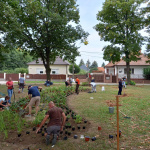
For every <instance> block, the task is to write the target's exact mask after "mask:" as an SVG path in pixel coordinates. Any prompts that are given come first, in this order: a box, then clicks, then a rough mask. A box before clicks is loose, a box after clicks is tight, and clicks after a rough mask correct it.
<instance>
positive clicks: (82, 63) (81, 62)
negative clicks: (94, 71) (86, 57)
mask: <svg viewBox="0 0 150 150" xmlns="http://www.w3.org/2000/svg"><path fill="white" fill-rule="evenodd" d="M82 65H85V63H84V61H83V59H81V60H80V63H79V67H80V66H82Z"/></svg>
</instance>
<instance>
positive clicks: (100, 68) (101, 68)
mask: <svg viewBox="0 0 150 150" xmlns="http://www.w3.org/2000/svg"><path fill="white" fill-rule="evenodd" d="M97 69H98V71H101V72H104V71H105V69H104V68H103V67H97Z"/></svg>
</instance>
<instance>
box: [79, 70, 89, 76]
mask: <svg viewBox="0 0 150 150" xmlns="http://www.w3.org/2000/svg"><path fill="white" fill-rule="evenodd" d="M77 74H78V75H84V74H87V72H86V71H85V70H83V69H80V72H79V73H77Z"/></svg>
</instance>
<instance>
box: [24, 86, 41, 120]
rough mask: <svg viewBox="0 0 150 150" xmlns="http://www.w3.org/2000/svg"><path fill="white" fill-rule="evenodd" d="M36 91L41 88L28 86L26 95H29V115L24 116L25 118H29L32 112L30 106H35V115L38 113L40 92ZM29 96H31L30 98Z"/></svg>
mask: <svg viewBox="0 0 150 150" xmlns="http://www.w3.org/2000/svg"><path fill="white" fill-rule="evenodd" d="M38 89H40V90H41V89H42V87H38V86H32V85H29V86H28V95H29V99H30V102H29V104H28V106H29V114H28V115H26V116H25V117H31V112H32V106H33V105H35V108H36V114H35V115H37V113H38V111H39V105H40V92H39V90H38ZM31 95H32V98H31Z"/></svg>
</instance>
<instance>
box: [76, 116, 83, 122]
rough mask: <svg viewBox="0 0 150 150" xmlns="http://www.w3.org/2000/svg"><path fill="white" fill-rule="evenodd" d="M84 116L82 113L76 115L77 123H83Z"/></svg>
mask: <svg viewBox="0 0 150 150" xmlns="http://www.w3.org/2000/svg"><path fill="white" fill-rule="evenodd" d="M81 122H82V117H81V116H80V115H76V119H75V123H81Z"/></svg>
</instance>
